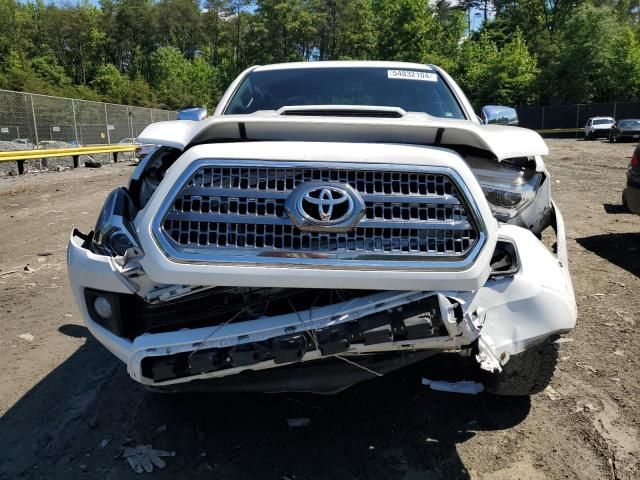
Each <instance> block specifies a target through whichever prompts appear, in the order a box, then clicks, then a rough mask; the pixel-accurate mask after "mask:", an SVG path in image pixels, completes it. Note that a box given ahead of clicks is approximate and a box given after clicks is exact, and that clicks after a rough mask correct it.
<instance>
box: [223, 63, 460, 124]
mask: <svg viewBox="0 0 640 480" xmlns="http://www.w3.org/2000/svg"><path fill="white" fill-rule="evenodd" d="M294 105H360V106H365V105H368V106H378V107H400V108H402V109H404V110H406V111H407V112H425V113H428V114H429V115H432V116H434V117H443V118H461V119H464V118H465V116H464V114H463V113H462V109H461V108H460V105H459V104H458V102H457V101H456V99H455V97H454V96H453V94H452V93H451V90H450V89H449V87H448V85H447V84H446V83H445V82H444V80H443V78H442V77H441V76H440V75H439V74H438V73H436V72H434V71H433V70H431V69H424V70H408V69H388V68H379V67H375V68H374V67H368V68H360V67H350V68H349V67H347V68H293V69H283V70H267V71H261V72H260V71H259V72H255V71H254V72H251V73H249V75H248V76H247V78H245V79H244V81H243V82H242V84H241V85H240V86H239V87H238V89H237V90H236V91H235V93H234V94H233V97H232V98H231V100H230V102H229V105H228V106H227V108H226V110H225V112H224V113H225V114H227V115H237V114H246V113H253V112H256V111H258V110H278V109H279V108H281V107H284V106H294Z"/></svg>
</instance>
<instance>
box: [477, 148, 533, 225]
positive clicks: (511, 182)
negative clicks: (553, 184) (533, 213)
mask: <svg viewBox="0 0 640 480" xmlns="http://www.w3.org/2000/svg"><path fill="white" fill-rule="evenodd" d="M467 162H468V163H469V165H470V166H471V168H473V171H474V173H475V174H476V177H477V178H478V181H479V182H480V186H481V187H482V191H483V192H484V196H485V198H486V199H487V201H488V202H489V207H491V212H492V213H493V215H494V216H495V217H496V219H498V220H499V221H501V222H506V221H508V220H510V219H512V218H514V217H515V216H516V215H518V214H519V213H520V212H522V211H523V210H524V209H526V208H527V207H528V206H529V205H530V204H531V202H533V200H534V199H535V198H536V193H537V191H538V188H539V187H540V185H541V183H542V180H543V178H544V177H543V175H542V173H540V172H535V171H534V170H532V169H530V168H524V167H519V166H518V165H517V164H516V163H514V162H508V161H506V162H501V163H496V162H491V161H488V160H484V159H478V158H471V159H469V158H468V159H467Z"/></svg>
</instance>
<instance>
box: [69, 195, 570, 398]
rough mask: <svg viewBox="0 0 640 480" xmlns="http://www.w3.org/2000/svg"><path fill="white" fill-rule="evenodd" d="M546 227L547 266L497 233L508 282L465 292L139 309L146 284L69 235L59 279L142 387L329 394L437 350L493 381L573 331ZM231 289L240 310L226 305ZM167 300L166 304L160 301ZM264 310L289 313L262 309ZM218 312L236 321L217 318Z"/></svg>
mask: <svg viewBox="0 0 640 480" xmlns="http://www.w3.org/2000/svg"><path fill="white" fill-rule="evenodd" d="M554 208H555V206H554ZM553 219H554V225H553V226H554V228H555V230H556V235H557V254H556V255H553V254H552V253H551V252H549V251H548V250H547V249H546V248H545V247H544V246H543V244H542V243H541V242H540V241H539V240H538V239H537V238H536V237H535V236H534V235H533V234H531V233H530V232H529V231H527V230H525V229H523V228H520V227H516V226H511V225H500V227H499V229H498V238H499V239H500V241H503V242H507V243H509V244H511V245H513V246H514V248H515V252H514V254H515V256H516V257H517V263H518V268H517V271H508V272H503V273H501V272H499V271H498V272H494V273H492V274H491V276H490V277H489V278H488V280H487V281H486V282H485V283H484V285H483V286H482V287H481V288H479V289H476V290H472V291H454V290H448V291H355V292H357V293H353V292H354V291H351V292H352V294H345V293H344V292H343V293H338V291H329V290H327V291H325V292H323V293H322V295H321V294H320V293H318V292H319V291H318V290H314V289H298V290H296V291H293V290H292V289H262V290H263V291H260V289H255V288H248V287H247V288H245V289H240V293H238V289H235V290H234V289H229V288H228V287H209V288H206V289H201V290H199V291H198V289H197V288H194V287H189V286H178V287H175V286H173V287H170V288H165V289H162V290H159V291H161V292H163V293H159V294H158V295H156V297H155V298H154V300H153V301H152V302H148V301H143V300H141V299H140V291H139V290H140V284H141V279H142V280H148V278H147V277H145V275H144V272H143V271H142V273H141V270H139V271H138V273H137V275H139V276H138V278H133V277H135V276H132V275H127V274H126V272H125V271H124V268H123V267H122V266H121V265H120V263H118V262H117V258H114V257H111V256H106V255H97V254H95V253H92V252H91V251H90V250H89V249H87V248H86V240H83V239H82V238H81V237H80V236H79V235H78V234H77V233H75V232H74V234H72V236H71V239H70V242H69V251H68V263H69V275H70V280H71V285H72V287H73V291H74V295H75V297H76V301H77V303H78V305H79V306H80V308H81V310H82V314H83V317H84V320H85V322H86V324H87V326H88V327H89V329H90V331H91V333H92V334H93V335H94V336H95V337H96V338H97V339H98V340H99V341H100V342H101V343H102V344H104V345H105V346H106V347H107V348H108V349H109V350H110V351H111V352H113V353H114V354H115V355H116V356H117V357H118V358H119V359H120V360H122V361H123V362H125V363H126V364H127V369H128V372H129V374H130V375H131V377H132V378H133V379H135V380H137V381H139V382H141V383H143V384H146V385H153V386H171V385H176V384H182V383H186V382H194V381H195V383H191V384H190V385H191V386H195V385H197V384H199V383H201V382H198V381H199V380H207V381H208V382H207V383H209V384H215V382H218V385H219V388H216V389H217V390H223V389H234V390H253V389H256V390H261V391H279V390H287V391H337V390H340V389H342V388H345V387H347V386H349V385H351V384H353V383H356V382H357V381H359V380H363V379H366V378H371V377H373V376H376V375H379V374H383V373H385V372H387V371H390V370H393V369H395V368H399V367H401V366H403V365H406V364H409V363H412V362H415V361H417V360H421V359H423V358H426V357H427V356H429V355H431V354H433V353H437V352H442V351H458V352H466V353H469V354H472V355H474V356H475V358H476V359H477V360H478V362H479V364H480V366H481V367H482V368H484V369H486V370H488V371H499V370H500V369H501V367H502V365H504V364H505V363H506V362H508V360H509V356H510V355H514V354H517V353H520V352H522V351H524V350H525V349H527V348H529V347H531V346H533V345H536V344H539V343H541V342H544V341H546V340H547V339H549V338H551V337H553V336H555V335H557V334H561V333H564V332H567V331H569V330H571V329H572V328H573V327H574V325H575V321H576V305H575V299H574V296H573V287H572V285H571V279H570V276H569V273H568V270H567V254H566V243H565V234H564V223H563V220H562V217H561V215H560V213H559V212H558V211H557V209H555V211H554V215H553ZM142 283H143V282H142ZM230 290H233V292H234V295H237V294H241V295H244V297H242V298H247V299H249V300H245V301H243V302H242V301H241V302H238V298H235V297H232V298H231V300H228V299H227V300H225V296H226V295H228V294H229V293H228V292H229V291H230ZM264 290H266V294H265V292H264ZM136 291H137V293H136ZM167 291H168V292H169V294H167V295H169V296H170V297H171V298H170V299H166V296H165V297H163V295H164V294H165V293H166V292H167ZM192 292H195V293H192ZM327 292H328V293H327ZM332 292H336V295H335V297H334V296H333V295H334V294H333V293H332ZM247 295H248V296H247ZM256 296H257V297H256ZM320 296H322V297H323V299H322V300H318V298H319V297H320ZM258 297H260V298H259V301H258V300H255V299H256V298H258ZM98 298H104V299H106V301H107V302H108V303H109V313H110V314H111V315H110V317H109V320H108V321H105V320H104V318H101V317H100V315H99V311H98V310H100V309H101V308H104V301H98V302H102V303H96V301H97V299H98ZM270 299H271V300H270ZM270 301H271V302H273V303H275V302H276V301H278V302H279V303H280V304H281V305H285V306H289V307H291V308H288V307H287V308H284V309H280V310H281V311H278V308H275V307H272V310H269V307H268V304H269V302H270ZM216 302H217V303H216ZM225 302H226V307H225ZM256 302H257V303H256ZM260 302H263V303H260ZM265 302H266V305H267V306H265ZM256 305H257V306H258V307H259V308H258V307H256ZM254 307H255V308H254ZM225 308H234V309H235V312H236V313H234V314H229V315H226V313H225V312H226V310H224V309H225ZM207 309H208V310H207ZM256 309H257V310H259V312H269V313H268V314H266V315H260V314H256V313H255V311H253V310H256ZM216 312H217V313H220V312H223V313H225V315H226V316H221V317H220V318H226V321H222V320H220V319H216V318H217V317H216ZM229 312H231V311H229ZM127 316H128V317H127ZM219 316H220V315H219ZM245 317H247V319H245ZM212 319H216V320H215V321H213V320H212ZM312 368H315V369H316V370H315V371H314V375H315V376H312V375H310V374H309V373H308V372H309V370H310V369H312ZM318 372H324V373H327V372H332V373H331V374H328V375H324V377H323V376H322V375H321V374H318ZM349 372H350V373H349ZM236 374H241V375H236ZM334 374H335V375H334ZM314 378H315V379H316V381H314V380H313V379H314Z"/></svg>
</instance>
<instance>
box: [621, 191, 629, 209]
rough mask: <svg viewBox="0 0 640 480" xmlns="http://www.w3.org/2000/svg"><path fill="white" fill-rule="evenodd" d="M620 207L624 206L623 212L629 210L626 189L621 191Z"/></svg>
mask: <svg viewBox="0 0 640 480" xmlns="http://www.w3.org/2000/svg"><path fill="white" fill-rule="evenodd" d="M622 207H623V208H624V210H625V212H629V211H630V210H629V203H628V202H627V191H626V190H623V191H622Z"/></svg>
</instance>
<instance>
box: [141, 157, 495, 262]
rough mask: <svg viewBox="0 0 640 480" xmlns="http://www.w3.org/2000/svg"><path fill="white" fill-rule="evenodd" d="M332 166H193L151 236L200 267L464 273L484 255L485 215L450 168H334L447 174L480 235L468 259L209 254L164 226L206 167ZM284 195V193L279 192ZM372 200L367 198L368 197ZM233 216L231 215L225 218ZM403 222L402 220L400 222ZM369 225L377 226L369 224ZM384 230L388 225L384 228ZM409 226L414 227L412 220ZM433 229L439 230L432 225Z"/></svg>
mask: <svg viewBox="0 0 640 480" xmlns="http://www.w3.org/2000/svg"><path fill="white" fill-rule="evenodd" d="M207 167H223V168H319V169H320V168H323V169H326V168H331V167H332V166H331V165H328V164H327V163H326V162H305V161H273V160H258V159H246V160H245V159H240V160H239V159H200V160H198V161H195V162H193V163H192V164H191V165H190V166H189V167H188V168H186V169H185V170H184V171H183V172H182V174H181V175H180V176H179V177H178V179H177V181H176V182H175V183H174V184H173V185H172V186H171V189H170V190H169V192H168V195H167V196H166V197H165V199H164V200H163V202H162V205H161V208H160V209H159V210H158V212H157V213H156V215H155V216H154V217H153V221H152V222H151V226H150V229H151V235H152V237H153V238H154V240H155V242H156V245H157V246H158V248H159V249H160V250H161V251H162V253H163V254H164V255H165V256H166V257H167V258H168V259H169V260H170V261H172V262H175V263H183V264H200V265H211V264H215V265H224V266H261V267H270V266H272V267H280V268H282V267H290V268H314V269H335V270H371V269H383V270H384V269H386V270H397V269H402V270H405V269H409V270H419V271H462V270H467V269H468V268H469V267H471V265H473V263H474V262H475V259H476V258H477V257H478V255H479V254H480V252H481V251H482V249H483V248H484V246H485V244H486V239H487V230H486V225H485V222H484V220H483V218H482V214H481V213H480V210H479V208H478V206H477V204H476V203H475V201H474V199H473V195H471V193H470V191H469V189H468V188H467V185H466V184H465V183H464V181H463V180H462V178H461V176H460V175H459V174H458V172H457V171H455V170H454V169H452V168H450V167H440V166H425V165H396V164H380V163H339V164H335V166H333V168H340V169H345V170H376V171H390V172H405V173H409V172H411V173H427V174H440V175H445V176H447V177H448V178H449V179H450V180H451V182H452V183H453V184H454V185H455V186H456V188H458V190H459V191H460V192H461V193H462V197H463V198H462V200H461V201H462V204H463V205H464V206H465V208H466V210H467V212H468V213H469V216H470V217H471V219H472V221H473V223H474V226H475V227H476V230H477V232H478V239H477V241H476V243H475V245H474V246H473V248H472V249H471V250H470V251H468V252H467V253H466V255H464V256H454V257H451V256H445V255H443V256H434V255H425V254H417V255H411V254H400V255H399V254H394V253H367V254H351V253H346V254H344V253H337V254H330V253H322V252H300V251H291V252H282V251H278V252H273V251H258V252H256V251H254V250H251V251H248V250H241V249H239V248H235V247H231V248H230V247H216V250H217V252H218V253H216V254H212V253H210V252H203V251H202V250H201V249H195V248H193V249H189V248H181V249H177V248H175V246H174V245H173V241H172V240H171V239H170V238H169V237H168V235H167V234H166V232H165V231H164V229H163V228H162V224H163V222H164V219H165V218H166V217H167V215H168V213H169V210H170V209H171V206H172V205H173V203H174V201H175V199H176V197H177V196H178V195H179V194H180V193H181V192H182V190H183V189H185V188H189V187H185V185H186V183H187V181H188V180H189V178H191V176H192V175H193V174H194V173H196V172H197V171H198V170H200V169H201V168H207ZM278 193H282V192H278ZM363 197H364V198H365V199H366V196H364V195H363ZM228 218H229V217H228V216H227V215H225V219H228ZM381 223H382V224H383V225H384V226H385V227H389V228H401V227H398V226H392V225H390V224H391V223H394V222H385V221H383V222H381ZM395 223H398V222H395ZM367 225H369V226H373V225H370V224H367ZM381 226H382V225H381ZM405 228H416V227H415V226H413V227H412V224H411V222H407V225H406V226H405ZM431 228H433V227H431Z"/></svg>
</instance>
